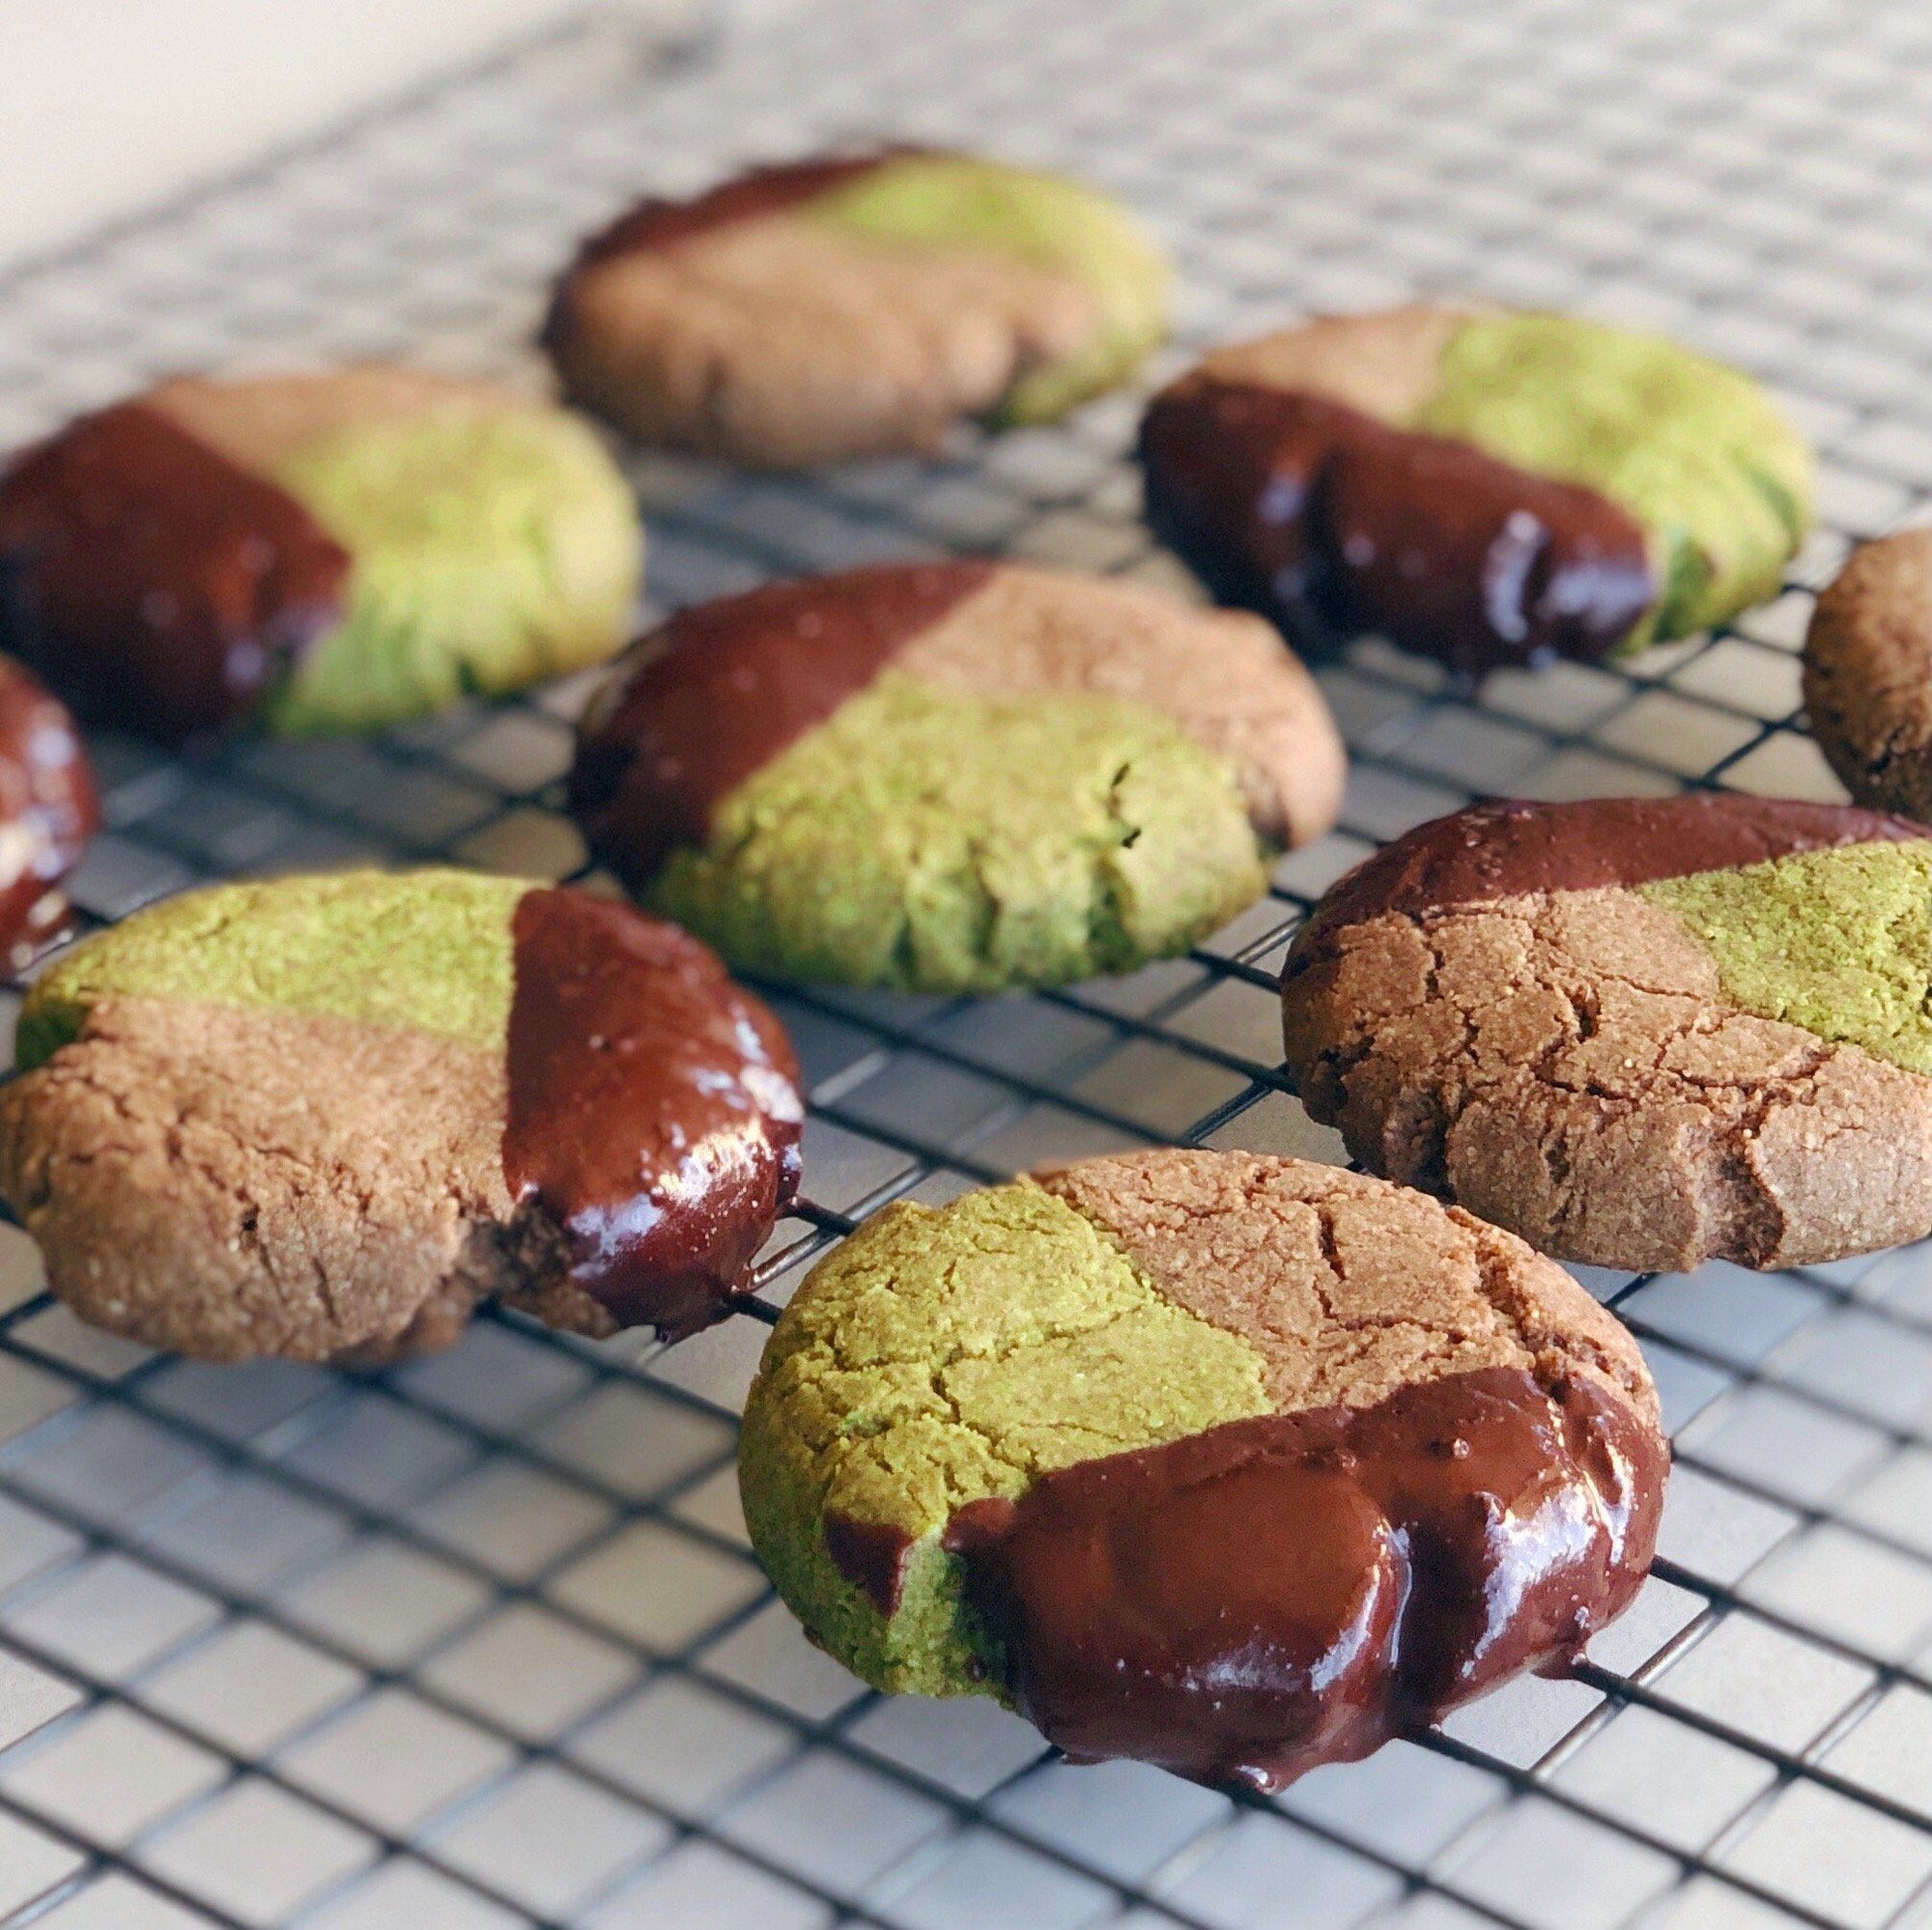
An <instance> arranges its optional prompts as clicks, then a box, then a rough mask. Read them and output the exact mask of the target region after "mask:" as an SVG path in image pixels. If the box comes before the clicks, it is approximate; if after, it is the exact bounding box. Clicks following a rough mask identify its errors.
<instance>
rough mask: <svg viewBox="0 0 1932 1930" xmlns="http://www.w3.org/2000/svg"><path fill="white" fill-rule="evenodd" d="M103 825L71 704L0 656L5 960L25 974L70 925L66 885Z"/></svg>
mask: <svg viewBox="0 0 1932 1930" xmlns="http://www.w3.org/2000/svg"><path fill="white" fill-rule="evenodd" d="M99 827H100V801H99V793H98V792H97V791H96V789H95V783H94V771H93V768H92V767H91V766H90V765H89V763H88V761H87V752H85V751H84V750H83V749H82V748H81V742H80V736H79V733H78V732H77V731H76V730H75V729H74V727H73V719H72V718H71V717H70V716H69V715H68V712H67V707H66V706H65V705H64V704H63V703H61V702H60V700H59V699H58V698H56V697H54V696H52V695H49V694H48V692H47V691H46V689H45V688H44V687H43V685H42V683H41V681H40V679H39V678H38V677H35V676H34V675H33V674H32V673H31V672H29V671H27V670H24V669H22V668H21V667H20V666H19V665H18V664H16V663H14V661H13V659H12V658H10V657H0V958H4V959H5V960H6V962H7V965H8V967H9V969H11V970H13V971H15V972H17V971H19V970H20V969H21V968H22V967H23V966H25V965H26V964H28V963H29V962H30V961H31V960H32V958H33V957H34V955H35V954H36V953H37V952H38V951H41V950H42V949H43V947H44V946H46V945H47V943H48V942H49V941H50V940H52V939H53V938H54V937H55V936H56V935H57V934H58V933H59V932H60V931H61V929H62V928H63V926H64V925H65V924H66V923H67V920H68V902H67V898H66V896H65V894H63V893H62V891H61V889H60V886H61V880H62V879H63V878H65V877H66V876H67V874H68V873H69V872H70V871H71V870H72V868H73V866H74V865H75V864H76V863H77V862H78V860H79V858H80V854H81V852H82V851H83V850H84V849H85V848H86V846H87V840H88V839H89V838H90V837H93V836H94V834H95V832H96V831H98V830H99Z"/></svg>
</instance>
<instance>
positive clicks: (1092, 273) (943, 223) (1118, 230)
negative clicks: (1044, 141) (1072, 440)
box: [810, 155, 1171, 424]
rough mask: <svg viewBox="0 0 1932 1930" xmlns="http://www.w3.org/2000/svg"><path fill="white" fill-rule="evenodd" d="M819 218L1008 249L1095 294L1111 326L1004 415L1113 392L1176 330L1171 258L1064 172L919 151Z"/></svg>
mask: <svg viewBox="0 0 1932 1930" xmlns="http://www.w3.org/2000/svg"><path fill="white" fill-rule="evenodd" d="M810 213H811V215H812V217H813V218H815V219H819V220H825V221H830V222H832V223H834V224H836V225H837V226H838V227H840V228H845V229H848V230H854V231H856V232H858V233H860V234H863V235H867V236H871V237H873V238H874V239H876V240H879V241H907V242H928V243H931V244H934V245H939V246H944V245H950V246H953V247H959V246H973V247H982V248H991V249H998V250H1000V251H1002V252H1004V253H1007V254H1011V255H1016V256H1018V257H1019V258H1020V259H1022V260H1023V261H1026V262H1029V263H1031V264H1033V265H1034V266H1035V267H1037V268H1045V269H1053V270H1058V271H1059V272H1060V273H1063V274H1065V275H1067V276H1069V277H1070V278H1071V279H1072V280H1074V281H1076V282H1078V283H1079V284H1080V286H1081V287H1082V288H1083V289H1085V290H1086V292H1087V294H1088V296H1089V297H1090V298H1091V299H1092V300H1093V302H1094V306H1095V307H1096V308H1097V309H1098V311H1099V314H1100V319H1101V326H1100V329H1099V331H1098V333H1097V334H1096V336H1095V338H1094V341H1093V342H1092V343H1090V344H1089V345H1088V346H1087V347H1086V348H1084V349H1082V350H1081V351H1080V352H1079V353H1078V354H1077V355H1067V356H1064V357H1062V358H1060V359H1059V360H1056V361H1052V362H1048V363H1045V364H1043V365H1042V366H1040V367H1038V368H1036V369H1033V370H1030V371H1029V372H1028V373H1027V374H1026V375H1024V376H1022V377H1021V378H1020V380H1019V381H1018V382H1017V383H1014V384H1013V386H1012V387H1011V389H1009V391H1008V393H1007V395H1006V397H1005V398H1004V399H1003V401H1002V402H1001V404H1000V407H999V409H998V410H997V411H996V412H995V420H996V421H998V422H1000V423H1004V424H1016V423H1027V422H1048V421H1051V420H1053V419H1054V418H1055V417H1056V416H1059V415H1062V414H1065V412H1066V411H1067V410H1069V409H1071V408H1072V407H1073V406H1074V404H1076V403H1078V402H1082V401H1084V400H1086V398H1087V397H1089V396H1091V395H1096V394H1098V393H1099V392H1100V391H1101V390H1103V389H1107V388H1111V387H1113V386H1114V385H1115V384H1116V383H1119V382H1121V381H1122V380H1123V379H1124V378H1125V377H1126V376H1127V375H1128V374H1129V373H1131V371H1132V370H1133V369H1134V368H1135V366H1136V365H1137V364H1138V363H1139V362H1140V360H1141V358H1142V357H1143V356H1144V355H1147V354H1148V352H1149V351H1150V350H1151V349H1152V348H1154V347H1155V346H1156V345H1157V344H1158V343H1159V342H1160V341H1161V339H1162V337H1163V336H1165V334H1166V333H1167V315H1168V301H1169V292H1170V282H1171V276H1170V273H1169V270H1168V266H1167V262H1166V260H1165V258H1164V257H1163V256H1162V255H1161V253H1160V251H1159V250H1158V249H1157V248H1156V247H1155V246H1154V245H1153V243H1152V241H1150V240H1149V238H1148V236H1147V235H1146V234H1145V233H1144V232H1143V230H1142V229H1141V227H1140V225H1139V224H1138V223H1137V222H1136V221H1135V220H1134V218H1133V217H1132V216H1131V215H1130V214H1128V213H1126V211H1125V210H1124V209H1122V208H1121V207H1119V206H1118V205H1117V204H1116V203H1114V202H1112V201H1110V200H1109V199H1108V198H1107V197H1106V196H1105V195H1102V194H1096V193H1095V192H1094V190H1093V189H1092V188H1090V187H1085V186H1083V185H1081V184H1080V183H1078V182H1076V181H1067V180H1065V179H1064V178H1062V177H1061V176H1059V175H1052V174H1037V173H1032V172H1029V171H1027V170H1025V169H1021V168H1011V167H1002V166H1000V165H999V164H998V163H996V162H993V161H984V160H975V159H972V158H970V157H968V156H959V155H911V156H905V157H903V158H901V159H895V160H894V161H891V162H889V163H888V164H887V165H886V166H884V167H881V168H877V169H875V170H873V171H872V172H871V173H869V174H866V175H862V176H861V177H860V178H859V179H858V180H857V181H855V182H853V183H852V184H849V185H847V186H845V187H841V188H838V189H836V190H834V191H833V192H832V193H830V194H828V195H826V196H825V197H823V198H822V199H821V200H819V201H816V202H814V203H812V204H811V206H810Z"/></svg>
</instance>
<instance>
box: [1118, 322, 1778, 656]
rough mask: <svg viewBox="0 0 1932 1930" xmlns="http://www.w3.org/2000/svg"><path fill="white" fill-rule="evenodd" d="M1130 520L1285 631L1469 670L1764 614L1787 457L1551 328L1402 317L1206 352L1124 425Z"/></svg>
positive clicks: (1654, 353) (1726, 389)
mask: <svg viewBox="0 0 1932 1930" xmlns="http://www.w3.org/2000/svg"><path fill="white" fill-rule="evenodd" d="M1140 453H1141V462H1142V466H1143V468H1144V469H1145V472H1146V479H1147V503H1148V520H1149V522H1150V523H1151V525H1152V526H1153V528H1154V530H1155V532H1156V533H1157V534H1158V535H1159V536H1160V537H1161V539H1162V540H1163V541H1164V542H1166V543H1168V544H1170V545H1171V546H1172V547H1173V548H1174V549H1176V550H1177V551H1179V553H1180V554H1181V555H1182V556H1183V557H1184V558H1185V559H1186V560H1187V561H1188V562H1189V563H1190V564H1191V565H1192V566H1193V567H1194V569H1195V570H1196V571H1197V572H1198V573H1199V574H1200V575H1201V577H1202V578H1203V580H1204V581H1205V582H1207V583H1208V585H1209V586H1210V587H1211V588H1212V589H1213V591H1214V592H1215V594H1216V595H1217V596H1219V597H1220V598H1221V599H1222V600H1223V601H1225V602H1230V603H1237V604H1243V605H1246V606H1249V607H1251V608H1253V609H1256V610H1261V611H1262V612H1263V613H1264V614H1265V615H1268V616H1271V617H1273V618H1274V619H1275V620H1276V621H1277V622H1279V623H1281V624H1282V625H1283V626H1284V627H1285V628H1286V629H1288V631H1289V632H1290V634H1291V635H1293V636H1295V637H1297V638H1302V637H1306V636H1315V637H1325V636H1332V635H1334V634H1336V633H1341V634H1349V633H1352V632H1355V631H1363V630H1374V631H1378V632H1380V633H1381V634H1383V635H1384V636H1387V637H1389V638H1391V639H1393V640H1394V641H1396V642H1397V643H1400V644H1402V645H1404V646H1405V647H1406V648H1407V649H1411V650H1419V651H1422V652H1424V653H1426V654H1427V655H1430V656H1434V657H1438V658H1440V659H1442V660H1443V661H1444V662H1445V663H1448V664H1450V665H1452V666H1453V667H1456V668H1457V669H1458V670H1461V671H1463V672H1466V673H1471V674H1480V673H1481V672H1482V671H1484V670H1487V669H1490V668H1492V667H1495V666H1497V665H1500V664H1538V663H1542V662H1545V661H1547V660H1548V659H1550V658H1552V657H1557V656H1563V657H1577V658H1583V659H1590V658H1596V657H1601V656H1603V655H1605V653H1606V652H1608V651H1612V650H1625V649H1635V648H1636V647H1638V646H1639V645H1641V644H1644V643H1649V642H1655V641H1661V640H1662V639H1666V638H1672V637H1684V636H1688V635H1690V633H1691V632H1693V631H1697V630H1702V629H1704V628H1706V627H1707V626H1709V625H1711V624H1714V623H1720V622H1722V621H1723V620H1724V619H1725V618H1726V617H1729V616H1731V615H1733V614H1735V613H1736V612H1737V611H1738V610H1742V609H1744V608H1745V607H1746V606H1747V605H1748V604H1752V603H1756V602H1759V601H1761V600H1762V599H1763V598H1765V597H1768V596H1772V595H1775V594H1776V591H1777V588H1778V584H1779V581H1780V573H1781V571H1782V569H1783V565H1784V563H1785V561H1786V560H1787V558H1789V557H1790V555H1791V554H1792V553H1793V552H1794V551H1795V550H1796V549H1797V547H1798V544H1799V541H1800V540H1801V538H1802V537H1803V535H1804V528H1805V525H1806V523H1807V521H1808V518H1809V515H1810V502H1811V492H1812V474H1811V458H1810V453H1809V451H1808V450H1807V449H1806V447H1805V445H1804V442H1803V441H1802V440H1800V438H1799V437H1798V436H1797V434H1796V433H1795V432H1794V431H1793V430H1792V429H1791V428H1790V426H1789V425H1788V424H1787V423H1786V422H1785V421H1784V420H1783V418H1782V417H1781V416H1780V415H1779V414H1778V413H1777V412H1776V410H1775V409H1774V408H1773V407H1772V405H1771V403H1770V401H1769V400H1768V399H1767V398H1766V397H1765V395H1764V393H1763V392H1762V391H1761V390H1760V389H1759V388H1758V387H1757V386H1756V385H1755V384H1754V383H1751V382H1749V381H1747V379H1746V378H1745V377H1743V376H1741V375H1738V374H1735V373H1734V372H1733V371H1731V370H1729V369H1726V368H1722V367H1720V366H1719V364H1718V363H1716V362H1711V361H1706V360H1705V359H1704V358H1703V357H1702V356H1700V355H1691V354H1690V352H1689V351H1688V350H1685V349H1680V348H1677V347H1676V346H1674V345H1673V344H1671V343H1669V342H1665V341H1662V340H1659V339H1658V338H1656V337H1654V336H1649V335H1636V334H1630V333H1627V332H1625V331H1624V330H1622V329H1617V328H1609V327H1605V326H1603V325H1602V324H1600V323H1595V322H1584V321H1579V320H1576V319H1573V318H1570V317H1566V316H1559V315H1512V314H1497V313H1492V312H1477V311H1473V310H1467V309H1459V308H1450V307H1437V306H1416V307H1410V308H1398V309H1392V310H1389V311H1387V312H1385V313H1380V314H1373V315H1356V316H1345V317H1336V318H1332V319H1329V320H1325V321H1320V322H1315V323H1311V324H1310V325H1309V326H1306V327H1301V328H1293V329H1289V330H1287V331H1285V332H1284V333H1281V334H1276V335H1267V336H1264V337H1262V338H1261V339H1260V340H1258V341H1253V342H1244V343H1240V344H1238V345H1236V346H1235V347H1232V348H1226V349H1221V350H1217V351H1216V352H1215V353H1214V354H1213V355H1209V356H1208V358H1207V359H1206V360H1205V361H1203V362H1202V363H1200V364H1199V365H1198V366H1197V367H1196V368H1194V369H1193V370H1191V371H1190V372H1189V373H1187V374H1186V375H1183V376H1181V377H1180V378H1179V380H1178V381H1177V382H1175V383H1171V384H1170V385H1169V386H1168V387H1167V388H1165V389H1163V390H1162V391H1161V392H1160V393H1159V394H1158V395H1157V396H1155V397H1154V399H1153V402H1152V404H1151V406H1150V408H1149V410H1148V412H1147V416H1146V418H1145V420H1144V421H1143V423H1142V426H1141V440H1140Z"/></svg>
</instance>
